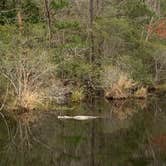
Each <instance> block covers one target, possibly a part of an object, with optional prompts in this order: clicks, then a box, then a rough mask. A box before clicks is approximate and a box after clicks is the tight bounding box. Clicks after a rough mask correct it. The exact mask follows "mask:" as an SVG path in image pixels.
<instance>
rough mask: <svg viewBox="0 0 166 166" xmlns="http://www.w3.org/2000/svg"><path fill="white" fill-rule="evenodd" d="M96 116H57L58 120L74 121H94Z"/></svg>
mask: <svg viewBox="0 0 166 166" xmlns="http://www.w3.org/2000/svg"><path fill="white" fill-rule="evenodd" d="M96 118H98V117H97V116H83V115H80V116H58V119H75V120H88V119H96Z"/></svg>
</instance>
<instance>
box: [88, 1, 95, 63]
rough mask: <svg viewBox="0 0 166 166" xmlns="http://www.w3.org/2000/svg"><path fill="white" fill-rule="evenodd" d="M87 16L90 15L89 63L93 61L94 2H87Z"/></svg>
mask: <svg viewBox="0 0 166 166" xmlns="http://www.w3.org/2000/svg"><path fill="white" fill-rule="evenodd" d="M89 14H90V18H89V19H90V45H91V50H90V63H93V61H94V35H93V21H94V0H89Z"/></svg>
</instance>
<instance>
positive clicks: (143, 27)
mask: <svg viewBox="0 0 166 166" xmlns="http://www.w3.org/2000/svg"><path fill="white" fill-rule="evenodd" d="M0 63H1V65H0V80H1V84H0V90H1V96H2V98H3V99H4V98H5V96H6V98H5V100H6V102H5V103H7V105H8V107H13V108H12V109H14V108H17V107H23V108H26V109H33V108H35V107H40V106H41V107H42V105H45V106H46V105H47V106H48V105H49V103H50V102H56V103H58V104H59V103H60V104H61V103H62V104H63V103H66V102H67V100H68V99H69V98H70V101H72V102H79V101H81V100H83V99H87V98H88V97H89V96H90V98H91V97H92V96H96V95H103V96H105V97H106V98H109V99H125V98H146V97H147V96H148V94H147V93H148V92H149V91H150V92H151V91H152V92H153V91H155V92H156V91H157V92H158V91H162V92H164V91H165V89H166V86H165V79H166V77H165V76H166V74H165V72H166V3H165V0H89V1H88V0H84V1H83V0H80V1H76V0H71V1H69V0H1V3H0Z"/></svg>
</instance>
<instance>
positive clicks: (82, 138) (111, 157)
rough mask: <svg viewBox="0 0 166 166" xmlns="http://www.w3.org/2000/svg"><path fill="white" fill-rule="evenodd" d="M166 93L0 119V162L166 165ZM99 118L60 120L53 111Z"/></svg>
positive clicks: (9, 165) (0, 165) (16, 165)
mask: <svg viewBox="0 0 166 166" xmlns="http://www.w3.org/2000/svg"><path fill="white" fill-rule="evenodd" d="M165 108H166V104H165V99H164V98H161V99H153V100H147V101H142V100H137V101H123V102H120V101H118V102H112V103H111V102H108V101H105V100H101V99H96V100H94V101H93V102H92V103H82V104H78V105H76V106H75V109H74V110H73V111H71V110H69V111H64V112H55V111H48V112H44V113H42V112H39V113H35V114H34V113H28V114H24V115H20V117H19V118H17V119H16V120H14V119H11V118H10V117H8V118H7V123H8V127H9V130H7V127H6V124H5V121H4V119H3V118H1V119H0V123H1V124H0V147H1V148H0V166H165V165H166V125H165V124H166V110H165ZM60 114H61V115H68V116H69V115H72V116H73V115H92V116H93V115H94V116H99V118H98V119H94V120H86V121H78V120H72V119H71V120H65V119H63V120H59V119H58V118H57V115H60Z"/></svg>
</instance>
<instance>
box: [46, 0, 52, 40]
mask: <svg viewBox="0 0 166 166" xmlns="http://www.w3.org/2000/svg"><path fill="white" fill-rule="evenodd" d="M44 5H45V15H46V19H47V26H48V37H49V42H51V38H52V33H51V15H50V10H49V0H44Z"/></svg>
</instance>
